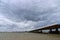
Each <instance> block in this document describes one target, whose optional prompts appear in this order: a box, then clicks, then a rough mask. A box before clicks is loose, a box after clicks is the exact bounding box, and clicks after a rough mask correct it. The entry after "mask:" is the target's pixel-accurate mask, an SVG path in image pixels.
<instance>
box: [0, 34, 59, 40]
mask: <svg viewBox="0 0 60 40" xmlns="http://www.w3.org/2000/svg"><path fill="white" fill-rule="evenodd" d="M0 40H60V34H40V33H0Z"/></svg>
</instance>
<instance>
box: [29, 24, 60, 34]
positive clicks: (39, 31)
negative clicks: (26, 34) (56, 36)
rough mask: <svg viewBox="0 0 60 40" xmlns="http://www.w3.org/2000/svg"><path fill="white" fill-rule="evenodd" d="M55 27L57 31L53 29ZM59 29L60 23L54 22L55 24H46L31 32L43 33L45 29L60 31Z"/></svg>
mask: <svg viewBox="0 0 60 40" xmlns="http://www.w3.org/2000/svg"><path fill="white" fill-rule="evenodd" d="M53 29H55V31H52V30H53ZM59 29H60V24H54V25H49V26H45V27H42V28H39V29H35V30H32V31H30V32H35V33H42V31H43V30H49V33H60V32H59Z"/></svg>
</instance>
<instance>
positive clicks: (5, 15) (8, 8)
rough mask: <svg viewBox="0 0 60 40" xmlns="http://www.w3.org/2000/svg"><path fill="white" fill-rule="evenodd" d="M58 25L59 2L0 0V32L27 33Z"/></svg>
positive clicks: (56, 0)
mask: <svg viewBox="0 0 60 40" xmlns="http://www.w3.org/2000/svg"><path fill="white" fill-rule="evenodd" d="M55 23H58V24H60V0H0V31H1V32H5V31H8V32H13V31H28V30H32V29H36V28H40V27H43V26H47V25H51V24H55Z"/></svg>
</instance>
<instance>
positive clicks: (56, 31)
mask: <svg viewBox="0 0 60 40" xmlns="http://www.w3.org/2000/svg"><path fill="white" fill-rule="evenodd" d="M49 33H56V34H58V33H59V30H58V28H55V31H52V28H51V29H50V31H49Z"/></svg>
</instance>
